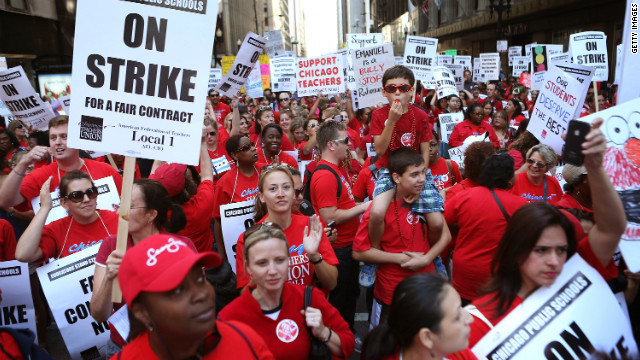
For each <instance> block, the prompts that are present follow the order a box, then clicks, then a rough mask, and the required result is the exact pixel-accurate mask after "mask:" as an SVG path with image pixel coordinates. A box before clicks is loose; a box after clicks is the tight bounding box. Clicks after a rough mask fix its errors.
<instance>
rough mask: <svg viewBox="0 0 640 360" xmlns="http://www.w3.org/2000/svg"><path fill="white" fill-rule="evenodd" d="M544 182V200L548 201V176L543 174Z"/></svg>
mask: <svg viewBox="0 0 640 360" xmlns="http://www.w3.org/2000/svg"><path fill="white" fill-rule="evenodd" d="M542 182H543V183H544V194H543V195H542V201H544V202H547V177H546V176H545V175H543V178H542Z"/></svg>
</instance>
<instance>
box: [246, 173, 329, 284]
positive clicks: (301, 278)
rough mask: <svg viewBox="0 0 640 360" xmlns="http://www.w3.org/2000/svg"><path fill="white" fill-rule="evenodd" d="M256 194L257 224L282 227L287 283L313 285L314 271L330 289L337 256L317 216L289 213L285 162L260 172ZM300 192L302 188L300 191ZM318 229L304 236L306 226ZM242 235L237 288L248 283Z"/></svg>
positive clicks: (290, 199)
mask: <svg viewBox="0 0 640 360" xmlns="http://www.w3.org/2000/svg"><path fill="white" fill-rule="evenodd" d="M258 189H259V192H258V197H257V198H256V201H255V211H256V213H255V216H254V219H255V221H256V222H257V224H258V225H257V227H260V225H259V224H262V223H265V224H266V223H270V224H274V226H278V227H280V228H281V229H284V230H283V231H284V234H285V235H286V239H287V243H288V244H289V249H292V250H291V263H290V267H289V274H290V276H289V282H291V283H294V284H300V285H313V284H314V280H313V278H314V274H315V276H316V277H317V278H318V281H319V282H320V284H321V285H322V287H323V288H326V289H327V290H332V289H333V288H334V287H335V286H336V284H337V281H338V268H337V265H338V259H337V258H336V255H335V253H334V251H333V248H332V247H331V244H330V243H329V239H328V238H327V236H326V235H325V234H324V232H322V225H321V220H320V218H319V217H318V216H317V215H314V216H312V217H307V216H304V215H298V214H293V213H292V208H293V205H294V203H295V199H294V194H295V193H296V191H295V190H294V180H293V177H292V176H291V173H290V172H289V170H288V166H287V165H276V166H272V167H270V168H267V169H265V170H264V171H263V172H262V174H260V183H259V187H258ZM300 191H302V190H300ZM309 227H310V228H311V230H312V231H314V232H315V231H316V230H318V229H319V231H320V234H318V237H305V236H304V234H306V233H307V231H306V229H307V228H309ZM244 241H245V234H242V235H240V237H239V239H238V243H237V247H236V249H237V252H236V274H237V283H238V288H242V287H244V286H246V285H247V284H249V281H250V275H249V274H247V273H246V272H245V266H244V253H243V247H244Z"/></svg>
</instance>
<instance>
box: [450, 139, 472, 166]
mask: <svg viewBox="0 0 640 360" xmlns="http://www.w3.org/2000/svg"><path fill="white" fill-rule="evenodd" d="M468 147H469V144H462V145H460V146H458V147H454V148H450V149H449V159H451V160H452V161H455V162H456V163H457V164H458V166H459V167H460V169H464V151H465V150H467V148H468Z"/></svg>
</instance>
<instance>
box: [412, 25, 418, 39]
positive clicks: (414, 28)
mask: <svg viewBox="0 0 640 360" xmlns="http://www.w3.org/2000/svg"><path fill="white" fill-rule="evenodd" d="M411 30H412V31H413V35H414V36H415V35H416V33H417V31H416V26H415V25H413V27H412V28H411Z"/></svg>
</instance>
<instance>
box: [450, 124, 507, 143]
mask: <svg viewBox="0 0 640 360" xmlns="http://www.w3.org/2000/svg"><path fill="white" fill-rule="evenodd" d="M487 131H488V132H489V140H491V142H492V143H493V146H495V147H496V149H497V148H498V147H500V141H498V137H497V136H496V133H495V131H493V127H491V125H489V124H487V123H486V122H481V123H480V125H478V126H475V125H473V124H472V123H471V121H469V119H464V121H462V122H461V123H459V124H457V125H456V126H455V127H454V128H453V131H452V132H451V135H449V146H450V147H452V148H453V147H458V146H460V145H462V143H463V142H464V140H465V139H466V138H468V137H469V136H477V135H482V134H484V133H486V132H487Z"/></svg>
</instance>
